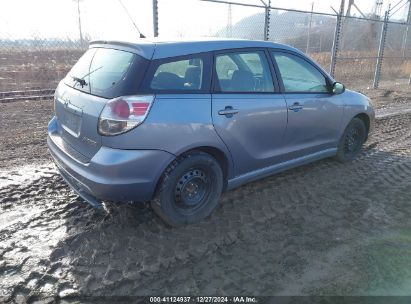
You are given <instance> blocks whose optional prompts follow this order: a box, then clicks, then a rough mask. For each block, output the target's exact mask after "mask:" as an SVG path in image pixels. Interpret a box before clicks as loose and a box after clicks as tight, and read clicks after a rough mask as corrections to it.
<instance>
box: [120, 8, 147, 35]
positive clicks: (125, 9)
mask: <svg viewBox="0 0 411 304" xmlns="http://www.w3.org/2000/svg"><path fill="white" fill-rule="evenodd" d="M118 2H120V4H121V6H122V7H123V9H124V11H125V12H126V14H127V16H128V18H129V19H130V21H131V23H133V25H134V27H135V28H136V30H137V32H138V33H139V34H140V38H146V36H144V35H143V34H142V33H141V32H140V29H139V28H138V26H137V25H136V24H135V22H134V21H133V18H131V16H130V14H129V13H128V10H127V8H126V7H125V6H124V4H123V2H121V0H118Z"/></svg>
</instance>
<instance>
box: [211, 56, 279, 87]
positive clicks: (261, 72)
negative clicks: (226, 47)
mask: <svg viewBox="0 0 411 304" xmlns="http://www.w3.org/2000/svg"><path fill="white" fill-rule="evenodd" d="M215 62H216V63H215V64H216V66H215V70H216V72H217V80H218V85H219V91H220V92H232V93H236V92H239V93H244V92H250V93H252V92H254V93H259V92H274V85H273V79H272V76H271V71H270V67H269V65H268V61H267V58H266V56H265V54H264V52H261V51H253V52H233V53H227V54H224V55H217V57H216V61H215Z"/></svg>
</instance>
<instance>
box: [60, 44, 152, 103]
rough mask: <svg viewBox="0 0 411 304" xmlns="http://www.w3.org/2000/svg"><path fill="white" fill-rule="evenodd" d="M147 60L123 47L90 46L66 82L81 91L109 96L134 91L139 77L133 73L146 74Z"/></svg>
mask: <svg viewBox="0 0 411 304" xmlns="http://www.w3.org/2000/svg"><path fill="white" fill-rule="evenodd" d="M136 61H137V62H136ZM144 61H145V60H144V59H143V58H141V57H140V56H138V55H136V54H133V53H130V52H125V51H121V50H115V49H105V48H93V49H89V50H88V51H87V52H86V53H85V54H84V55H83V56H82V57H81V58H80V59H79V61H78V62H77V63H76V64H75V65H74V66H73V68H72V69H71V71H70V72H69V73H68V75H67V77H66V78H65V83H66V84H67V85H69V86H71V87H73V88H75V89H77V90H80V91H83V92H86V93H89V94H92V95H97V96H101V97H106V98H113V97H116V96H121V95H128V94H133V93H135V92H134V90H137V87H138V83H137V79H136V77H133V75H130V74H135V73H136V72H137V73H138V72H139V71H140V74H142V73H141V70H143V71H144V69H145V67H143V65H144V63H143V62H144ZM136 65H137V66H136ZM136 69H137V70H139V71H136ZM133 71H134V73H133ZM128 79H129V81H127V80H128Z"/></svg>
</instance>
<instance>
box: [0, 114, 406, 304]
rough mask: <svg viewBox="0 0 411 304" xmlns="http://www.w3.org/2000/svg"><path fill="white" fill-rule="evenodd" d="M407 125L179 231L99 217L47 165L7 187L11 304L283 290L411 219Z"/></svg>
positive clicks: (384, 129)
mask: <svg viewBox="0 0 411 304" xmlns="http://www.w3.org/2000/svg"><path fill="white" fill-rule="evenodd" d="M410 125H411V115H405V114H404V115H397V116H392V117H386V118H383V119H380V120H378V122H377V125H376V128H375V131H374V134H373V135H372V136H371V138H370V139H369V141H368V143H367V145H366V147H365V149H364V150H363V152H362V154H361V155H360V157H359V158H358V159H356V160H355V161H353V162H352V163H349V164H344V165H343V164H339V163H337V162H335V161H333V160H322V161H319V162H316V163H313V164H309V165H306V166H304V167H300V168H297V169H294V170H291V171H289V172H285V173H281V174H278V175H275V176H272V177H268V178H266V179H263V180H261V181H257V182H254V183H251V184H248V185H245V186H243V187H241V188H239V189H237V190H234V191H230V192H228V193H225V194H224V195H223V196H222V199H221V203H220V205H219V207H218V208H217V210H216V211H215V212H214V213H213V215H212V216H211V217H210V218H208V219H206V220H205V221H203V222H201V223H199V224H197V225H193V226H189V227H183V228H179V229H169V228H167V227H165V226H164V224H163V223H162V222H161V221H160V220H159V219H157V218H156V217H155V216H154V215H153V213H152V212H151V210H150V209H149V208H148V207H147V206H145V205H138V206H137V205H135V206H132V205H123V206H113V205H111V206H108V210H109V212H108V213H107V214H104V213H98V212H96V211H95V210H93V209H92V208H90V207H88V206H87V205H86V204H84V203H83V202H82V201H81V199H79V198H77V196H76V195H74V194H72V193H71V192H70V191H69V189H68V188H67V187H66V186H65V184H64V182H63V181H62V179H61V178H60V177H59V175H58V174H57V173H56V171H55V170H54V169H53V167H52V165H48V164H45V165H43V167H42V170H43V171H41V172H35V173H36V174H38V175H37V176H39V178H38V179H36V180H34V181H33V182H32V183H29V184H23V185H18V184H8V185H7V187H4V188H0V209H1V215H0V232H1V233H0V235H1V240H0V261H1V262H0V279H1V280H0V281H1V282H2V283H1V284H2V286H0V288H2V289H3V290H4V292H3V293H4V294H5V295H6V298H8V299H9V300H12V299H14V300H15V299H18V298H20V299H26V300H27V299H32V300H33V299H35V297H36V295H58V294H60V295H62V296H64V295H70V294H74V295H91V294H93V295H96V294H97V295H135V294H158V293H159V292H161V293H168V294H232V293H236V294H238V293H248V294H256V295H261V294H276V293H281V290H283V288H284V286H285V284H286V283H287V282H292V281H294V280H296V278H298V276H299V275H301V274H302V273H303V271H304V268H305V267H306V266H307V265H308V264H309V262H310V261H311V260H313V259H315V258H316V257H317V256H318V255H320V254H321V252H323V251H327V250H330V249H331V248H334V247H335V246H339V245H340V244H344V242H348V241H350V240H352V239H355V238H358V237H360V236H361V235H362V234H363V233H366V232H367V231H369V230H378V229H381V227H386V226H387V225H388V226H389V225H391V224H392V223H393V222H396V223H397V224H398V222H400V223H401V222H403V221H406V220H407V218H409V217H410V215H411V212H410V208H409V206H408V209H407V208H401V207H404V206H407V205H406V203H407V202H409V201H410V196H411V195H410V193H409V191H407V190H409V187H410V185H411V178H410V176H411V159H410V158H411V151H410V150H411V134H410V132H411V131H410ZM393 197H395V198H396V201H394V202H393V201H392V198H393ZM399 210H401V212H400V211H399Z"/></svg>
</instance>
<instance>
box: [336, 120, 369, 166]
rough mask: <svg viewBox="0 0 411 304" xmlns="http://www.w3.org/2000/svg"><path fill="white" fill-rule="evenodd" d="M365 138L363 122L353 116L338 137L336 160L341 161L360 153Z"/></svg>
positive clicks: (349, 159)
mask: <svg viewBox="0 0 411 304" xmlns="http://www.w3.org/2000/svg"><path fill="white" fill-rule="evenodd" d="M366 138H367V128H366V127H365V124H364V122H363V121H362V120H361V119H359V118H353V119H352V120H351V122H350V123H349V124H348V126H347V128H345V130H344V133H343V135H342V137H341V139H340V143H339V145H338V151H337V156H336V158H337V160H338V161H340V162H343V163H344V162H347V161H351V160H353V159H354V158H355V157H356V156H357V155H358V154H359V153H360V150H361V147H362V145H363V144H364V142H365V140H366Z"/></svg>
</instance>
